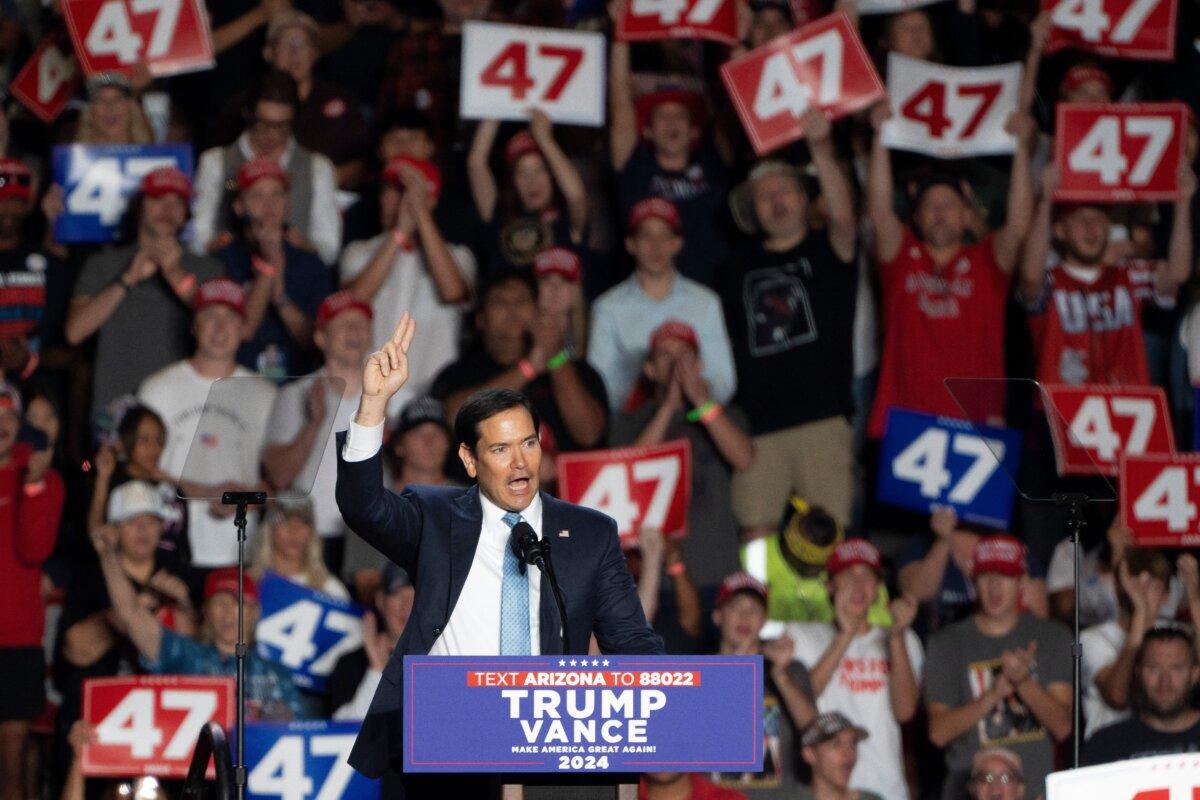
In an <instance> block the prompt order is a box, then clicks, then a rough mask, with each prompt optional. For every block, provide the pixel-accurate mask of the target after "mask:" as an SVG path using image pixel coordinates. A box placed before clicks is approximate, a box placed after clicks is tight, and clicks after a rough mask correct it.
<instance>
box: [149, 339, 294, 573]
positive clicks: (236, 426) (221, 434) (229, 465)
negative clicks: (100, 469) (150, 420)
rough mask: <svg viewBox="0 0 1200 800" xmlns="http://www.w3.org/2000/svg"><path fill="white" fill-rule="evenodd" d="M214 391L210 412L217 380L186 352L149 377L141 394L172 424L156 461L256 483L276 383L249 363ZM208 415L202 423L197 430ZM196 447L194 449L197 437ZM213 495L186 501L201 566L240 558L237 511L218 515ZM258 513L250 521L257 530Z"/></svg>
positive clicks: (195, 476)
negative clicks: (194, 363)
mask: <svg viewBox="0 0 1200 800" xmlns="http://www.w3.org/2000/svg"><path fill="white" fill-rule="evenodd" d="M230 377H231V378H236V379H237V380H236V381H233V380H229V379H226V380H225V381H224V382H223V383H222V384H221V388H220V389H219V390H218V393H217V396H214V397H213V402H214V404H215V405H214V407H213V408H211V409H209V410H208V411H207V413H205V404H206V402H207V401H208V399H209V397H208V394H209V389H210V388H211V387H212V385H213V384H214V383H216V381H215V380H213V379H211V378H205V377H203V376H202V375H200V374H199V373H197V372H196V370H195V369H193V368H192V365H191V364H190V363H189V362H188V361H187V360H186V359H185V360H183V361H176V362H175V363H174V364H171V365H170V366H167V367H164V368H163V369H161V370H159V371H158V372H156V373H154V374H153V375H151V376H150V377H149V378H146V380H144V381H143V382H142V385H141V387H140V388H139V389H138V399H139V400H140V401H141V402H142V403H143V404H145V405H146V406H148V407H150V408H151V409H153V410H154V411H155V412H156V413H157V414H158V415H159V416H160V417H162V419H163V422H164V423H165V424H166V427H167V444H166V447H165V448H164V449H163V453H162V457H161V458H159V462H158V465H159V467H161V468H162V469H164V470H166V472H167V473H168V474H170V475H172V476H179V477H182V478H183V479H184V480H187V481H190V482H194V483H201V484H208V485H218V484H220V483H223V482H226V481H235V482H238V483H244V484H257V483H258V482H259V480H260V478H261V469H260V464H261V461H262V447H263V442H264V440H265V439H264V436H265V434H266V428H267V419H268V418H269V417H270V415H271V407H272V405H273V404H274V401H275V387H274V386H273V385H272V384H271V383H270V382H269V381H266V380H263V379H262V378H260V377H258V376H256V375H255V374H254V373H253V372H250V371H249V370H247V369H245V368H244V367H240V366H239V367H237V368H235V369H234V371H233V374H232V375H231V376H230ZM202 417H203V419H204V423H205V427H204V430H203V431H200V435H199V437H197V431H198V429H199V427H200V422H201V418H202ZM197 438H199V441H198V442H197V444H196V446H197V448H199V449H197V451H196V452H195V453H194V454H192V455H191V456H189V451H191V449H192V442H193V440H195V439H197ZM209 503H210V501H209V500H189V501H188V542H189V543H190V545H191V548H192V563H193V564H194V565H195V566H197V567H219V566H227V565H229V564H232V563H234V562H236V561H237V535H236V532H235V529H234V527H233V519H232V517H215V516H213V515H212V513H211V512H210V509H209ZM254 531H255V521H254V519H253V517H252V518H251V519H250V520H249V522H248V524H247V525H246V535H247V537H253V535H254Z"/></svg>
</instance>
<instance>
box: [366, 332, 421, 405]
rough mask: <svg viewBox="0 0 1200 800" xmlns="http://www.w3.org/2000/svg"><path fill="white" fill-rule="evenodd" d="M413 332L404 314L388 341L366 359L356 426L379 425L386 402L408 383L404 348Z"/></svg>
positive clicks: (410, 340)
mask: <svg viewBox="0 0 1200 800" xmlns="http://www.w3.org/2000/svg"><path fill="white" fill-rule="evenodd" d="M416 329H417V323H416V321H415V320H414V319H413V318H412V316H411V315H409V314H408V313H405V315H404V316H403V317H401V318H400V324H399V325H397V326H396V330H395V332H394V333H392V336H391V338H390V339H388V340H387V341H386V342H384V343H383V345H382V346H381V347H380V348H379V349H378V350H376V351H375V352H374V353H371V355H370V356H368V357H367V365H366V366H365V367H364V368H363V387H362V402H361V403H360V404H359V407H358V418H357V419H356V422H357V423H358V424H359V425H366V426H372V427H373V426H375V425H378V424H379V423H381V422H383V417H384V413H385V410H386V408H387V402H388V400H390V399H391V398H392V395H394V394H395V393H396V392H398V391H400V387H401V386H403V385H404V382H405V381H407V380H408V348H409V345H411V344H412V339H413V333H414V332H415V331H416Z"/></svg>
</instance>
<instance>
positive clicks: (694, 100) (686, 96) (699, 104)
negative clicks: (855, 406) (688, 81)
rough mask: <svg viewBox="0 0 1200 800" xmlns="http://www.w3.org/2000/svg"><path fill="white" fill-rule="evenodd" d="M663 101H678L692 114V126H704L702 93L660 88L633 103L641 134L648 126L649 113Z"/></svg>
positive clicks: (644, 132) (643, 133)
mask: <svg viewBox="0 0 1200 800" xmlns="http://www.w3.org/2000/svg"><path fill="white" fill-rule="evenodd" d="M663 103H679V104H680V105H682V106H684V107H685V108H686V109H687V110H688V113H689V114H691V115H692V124H693V125H694V126H696V127H697V128H701V127H703V126H704V118H705V110H704V95H702V94H700V93H699V92H694V91H692V90H690V89H660V90H659V91H657V92H647V93H646V94H644V95H642V96H641V97H639V98H638V99H637V102H636V103H635V104H634V110H635V113H636V114H637V126H638V131H639V132H640V133H641V134H642V135H643V136H644V135H645V134H646V129H647V128H649V127H650V115H651V114H653V113H654V109H656V108H658V107H659V106H661V105H662V104H663Z"/></svg>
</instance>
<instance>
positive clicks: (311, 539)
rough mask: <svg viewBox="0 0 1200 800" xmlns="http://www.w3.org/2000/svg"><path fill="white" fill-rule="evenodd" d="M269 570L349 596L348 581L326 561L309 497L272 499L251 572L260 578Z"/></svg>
mask: <svg viewBox="0 0 1200 800" xmlns="http://www.w3.org/2000/svg"><path fill="white" fill-rule="evenodd" d="M268 570H269V571H271V572H274V573H275V574H277V575H282V576H283V577H285V578H287V579H288V580H290V581H293V582H295V583H299V584H301V585H302V586H307V587H308V588H310V589H316V590H317V591H319V592H324V593H325V594H327V595H330V596H332V597H336V598H338V599H341V600H347V599H349V598H350V593H349V592H347V591H346V587H345V585H343V584H342V582H341V581H340V580H338V579H337V578H335V577H334V576H333V575H332V574H331V573H330V572H329V567H327V566H326V565H325V558H324V556H323V555H322V548H321V537H319V536H317V530H316V527H315V526H314V524H313V506H312V501H311V500H309V499H308V498H302V499H297V500H283V499H279V500H272V501H271V502H270V503H269V504H268V505H267V518H266V524H265V525H264V526H263V529H262V530H261V531H259V535H258V541H257V543H256V544H255V547H254V557H253V559H252V560H251V562H250V574H251V575H253V576H254V578H255V579H256V580H258V579H261V578H262V576H263V573H264V572H266V571H268Z"/></svg>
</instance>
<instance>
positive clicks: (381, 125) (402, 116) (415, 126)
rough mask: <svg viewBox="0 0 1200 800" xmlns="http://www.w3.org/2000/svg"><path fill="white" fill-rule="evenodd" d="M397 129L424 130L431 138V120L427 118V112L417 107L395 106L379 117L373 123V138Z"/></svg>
mask: <svg viewBox="0 0 1200 800" xmlns="http://www.w3.org/2000/svg"><path fill="white" fill-rule="evenodd" d="M399 130H407V131H424V132H425V133H426V134H427V135H428V136H429V137H430V138H433V121H432V120H430V119H429V115H428V114H426V113H425V112H424V111H421V110H420V109H418V108H411V107H406V108H397V109H396V110H394V111H392V112H390V113H388V114H386V115H384V116H383V117H381V118H380V119H379V121H378V122H377V123H376V124H375V132H376V137H375V138H376V139H379V138H380V137H382V136H383V134H385V133H391V132H392V131H399Z"/></svg>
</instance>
